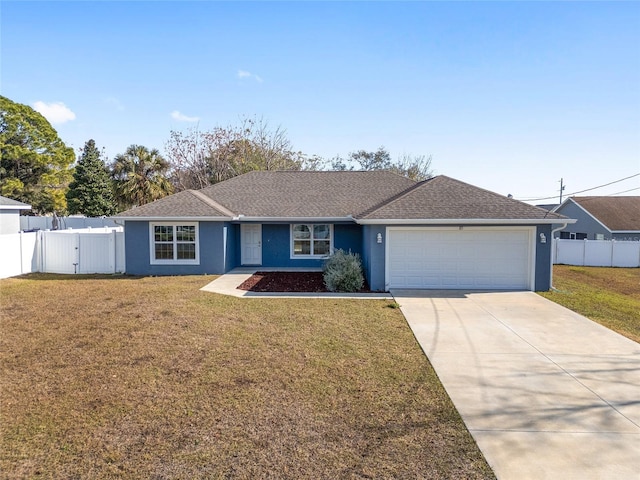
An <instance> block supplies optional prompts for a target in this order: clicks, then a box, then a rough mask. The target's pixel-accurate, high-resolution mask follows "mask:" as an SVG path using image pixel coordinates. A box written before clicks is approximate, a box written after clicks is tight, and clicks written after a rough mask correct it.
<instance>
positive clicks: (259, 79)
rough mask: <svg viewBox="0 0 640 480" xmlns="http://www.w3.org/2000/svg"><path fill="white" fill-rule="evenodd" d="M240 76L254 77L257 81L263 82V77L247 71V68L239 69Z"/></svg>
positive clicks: (241, 77)
mask: <svg viewBox="0 0 640 480" xmlns="http://www.w3.org/2000/svg"><path fill="white" fill-rule="evenodd" d="M238 78H240V79H243V78H253V79H254V80H255V81H256V82H258V83H262V78H261V77H260V76H258V75H255V74H253V73H251V72H247V71H246V70H238Z"/></svg>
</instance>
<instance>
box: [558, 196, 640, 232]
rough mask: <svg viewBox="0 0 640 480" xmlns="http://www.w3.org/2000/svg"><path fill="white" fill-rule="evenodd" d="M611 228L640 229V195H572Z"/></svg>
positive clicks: (572, 198) (578, 202)
mask: <svg viewBox="0 0 640 480" xmlns="http://www.w3.org/2000/svg"><path fill="white" fill-rule="evenodd" d="M571 200H573V201H574V202H576V203H577V204H578V205H580V206H581V207H582V208H584V209H585V210H586V211H587V212H589V213H590V214H591V215H593V216H594V217H595V218H597V219H598V220H599V221H600V222H601V223H603V224H604V225H605V226H606V227H607V228H608V229H609V230H612V231H616V230H621V231H635V230H640V197H571Z"/></svg>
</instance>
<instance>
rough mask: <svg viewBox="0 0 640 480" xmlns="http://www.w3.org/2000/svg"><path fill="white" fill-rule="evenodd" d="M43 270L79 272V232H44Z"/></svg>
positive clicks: (49, 271)
mask: <svg viewBox="0 0 640 480" xmlns="http://www.w3.org/2000/svg"><path fill="white" fill-rule="evenodd" d="M42 244H43V245H42V250H43V252H45V254H44V255H43V256H42V257H43V258H42V260H43V268H42V271H44V272H48V273H78V263H79V261H78V249H79V248H80V243H79V237H78V234H77V233H65V232H43V235H42Z"/></svg>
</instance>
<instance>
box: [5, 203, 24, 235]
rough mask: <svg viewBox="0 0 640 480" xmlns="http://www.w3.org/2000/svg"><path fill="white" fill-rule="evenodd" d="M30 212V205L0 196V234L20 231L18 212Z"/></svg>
mask: <svg viewBox="0 0 640 480" xmlns="http://www.w3.org/2000/svg"><path fill="white" fill-rule="evenodd" d="M21 210H31V205H27V204H26V203H22V202H19V201H17V200H13V199H11V198H7V197H3V196H0V234H1V235H4V234H7V233H18V232H19V231H20V211H21Z"/></svg>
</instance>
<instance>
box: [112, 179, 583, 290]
mask: <svg viewBox="0 0 640 480" xmlns="http://www.w3.org/2000/svg"><path fill="white" fill-rule="evenodd" d="M116 219H118V220H121V221H124V225H125V249H126V270H127V273H129V274H135V275H188V274H223V273H225V272H228V271H230V270H231V269H233V268H235V267H239V266H256V267H275V268H283V267H306V268H309V267H319V266H322V263H323V261H324V259H326V258H327V256H329V255H330V254H331V252H333V251H334V250H336V249H343V250H345V251H349V250H350V251H351V252H354V253H357V254H359V255H360V256H361V258H362V262H363V268H364V273H365V277H366V279H367V281H368V283H369V286H370V288H371V289H372V290H375V291H385V290H388V289H390V288H428V289H524V290H548V289H549V287H550V276H551V235H552V225H553V224H563V223H565V222H570V221H571V220H569V219H567V218H565V217H564V216H562V215H560V214H557V213H551V212H548V211H546V210H543V209H540V208H537V207H534V206H532V205H528V204H525V203H522V202H519V201H517V200H514V199H511V198H507V197H505V196H502V195H498V194H496V193H492V192H489V191H487V190H483V189H481V188H478V187H475V186H472V185H469V184H467V183H463V182H461V181H458V180H454V179H453V178H449V177H446V176H442V175H441V176H436V177H434V178H431V179H429V180H425V181H421V182H416V181H414V180H410V179H408V178H405V177H402V176H399V175H396V174H394V173H390V172H386V171H368V172H358V171H338V172H334V171H319V172H307V171H256V172H250V173H246V174H244V175H241V176H238V177H235V178H232V179H230V180H226V181H224V182H220V183H217V184H215V185H211V186H208V187H206V188H203V189H201V190H198V191H195V190H185V191H182V192H179V193H176V194H174V195H170V196H168V197H165V198H162V199H160V200H157V201H155V202H152V203H149V204H146V205H143V206H140V207H136V208H133V209H131V210H128V211H126V212H123V213H121V214H119V215H118V216H117V217H116Z"/></svg>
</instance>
